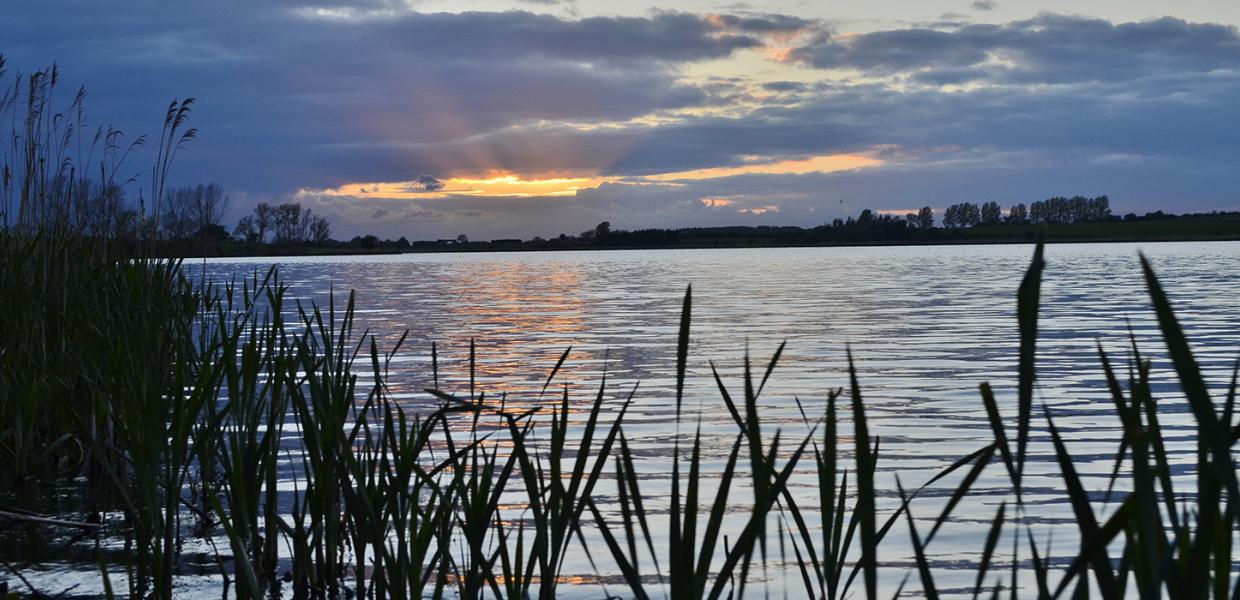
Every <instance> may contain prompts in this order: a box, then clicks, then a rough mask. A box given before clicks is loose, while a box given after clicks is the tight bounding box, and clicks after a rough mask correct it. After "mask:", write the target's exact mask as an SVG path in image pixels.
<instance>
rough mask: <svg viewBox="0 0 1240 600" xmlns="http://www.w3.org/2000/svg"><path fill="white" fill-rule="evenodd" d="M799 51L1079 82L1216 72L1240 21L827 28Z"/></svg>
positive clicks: (923, 73) (1025, 79) (960, 76)
mask: <svg viewBox="0 0 1240 600" xmlns="http://www.w3.org/2000/svg"><path fill="white" fill-rule="evenodd" d="M792 58H793V60H796V61H800V62H803V63H805V64H807V65H810V66H813V67H817V68H823V69H855V70H859V71H863V72H866V73H868V74H871V75H900V74H913V75H915V76H916V77H917V78H918V80H919V81H923V82H926V83H932V84H936V83H945V82H963V81H986V82H993V83H1010V84H1029V83H1077V82H1086V81H1103V80H1120V79H1129V78H1134V77H1145V76H1149V75H1157V74H1161V73H1183V72H1193V73H1209V72H1212V71H1216V70H1220V69H1232V68H1234V67H1235V65H1236V64H1237V63H1238V61H1240V34H1238V33H1237V30H1236V28H1234V27H1230V26H1225V25H1218V24H1212V23H1189V22H1186V21H1183V20H1180V19H1175V18H1171V17H1164V18H1161V19H1156V20H1150V21H1142V22H1135V23H1119V24H1115V23H1111V22H1109V21H1105V20H1102V19H1092V18H1087V17H1078V16H1068V15H1057V14H1042V15H1039V16H1037V17H1035V18H1032V19H1028V20H1023V21H1014V22H1011V23H1007V24H1002V25H991V24H972V25H961V26H958V27H954V28H945V29H929V28H910V29H895V30H888V31H876V32H872V33H866V34H862V35H857V36H851V37H841V36H838V35H833V34H831V33H829V32H824V33H821V34H820V35H819V36H818V37H817V38H816V39H815V40H814V41H813V42H812V43H810V44H807V45H804V46H802V47H800V48H798V49H796V50H795V51H794V52H793V53H792Z"/></svg>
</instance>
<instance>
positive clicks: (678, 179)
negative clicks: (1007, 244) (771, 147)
mask: <svg viewBox="0 0 1240 600" xmlns="http://www.w3.org/2000/svg"><path fill="white" fill-rule="evenodd" d="M742 162H743V164H740V165H735V166H729V167H710V168H706V169H693V170H687V171H673V172H668V173H654V174H650V175H641V176H588V177H541V178H540V177H529V176H523V175H521V174H518V173H514V172H511V171H492V172H490V173H486V174H484V175H482V176H475V177H450V178H446V179H434V178H418V179H413V180H409V181H387V182H375V183H346V184H344V185H342V186H340V187H335V188H328V189H322V190H309V189H304V190H301V192H300V193H302V194H306V195H322V196H338V197H350V198H384V199H393V200H430V199H437V198H460V197H471V196H476V197H492V198H543V197H547V198H555V197H571V196H575V195H576V194H577V192H579V191H581V190H585V189H590V188H596V187H598V186H600V185H602V184H604V183H616V182H621V183H625V184H628V185H663V186H679V185H684V183H683V182H687V181H699V180H706V179H718V178H723V177H735V176H738V175H803V174H807V173H832V172H836V171H850V170H855V169H863V168H867V167H874V166H879V165H881V164H883V161H882V160H881V159H879V158H876V157H875V156H873V155H869V154H827V155H821V156H811V157H808V158H801V159H790V160H771V159H770V158H769V157H765V156H746V157H744V158H743V159H742ZM705 202H706V204H707V206H712V207H722V206H726V205H727V204H726V201H725V200H724V199H722V198H708V199H706V200H705Z"/></svg>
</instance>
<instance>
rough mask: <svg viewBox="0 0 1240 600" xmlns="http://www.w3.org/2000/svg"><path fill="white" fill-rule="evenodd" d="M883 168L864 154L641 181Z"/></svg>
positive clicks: (666, 175)
mask: <svg viewBox="0 0 1240 600" xmlns="http://www.w3.org/2000/svg"><path fill="white" fill-rule="evenodd" d="M881 164H883V161H882V160H881V159H878V158H875V157H873V156H869V155H866V154H826V155H822V156H812V157H810V158H802V159H796V160H780V161H773V162H759V163H755V164H748V165H739V166H734V167H711V168H707V169H694V170H691V171H675V172H672V173H660V174H657V175H647V176H645V177H644V178H643V179H648V180H652V181H678V180H699V179H716V178H719V177H733V176H735V175H755V174H761V175H802V174H805V173H831V172H834V171H851V170H854V169H864V168H866V167H876V166H879V165H881Z"/></svg>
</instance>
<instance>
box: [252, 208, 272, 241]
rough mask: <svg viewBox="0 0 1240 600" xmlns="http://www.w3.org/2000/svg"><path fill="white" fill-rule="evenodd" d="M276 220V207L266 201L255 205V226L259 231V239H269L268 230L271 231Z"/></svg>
mask: <svg viewBox="0 0 1240 600" xmlns="http://www.w3.org/2000/svg"><path fill="white" fill-rule="evenodd" d="M275 222H276V209H275V207H274V206H272V205H270V204H267V203H266V202H259V203H258V206H255V207H254V228H255V229H256V230H257V232H258V241H260V242H266V241H267V232H268V231H271V230H272V228H273V227H274V226H275Z"/></svg>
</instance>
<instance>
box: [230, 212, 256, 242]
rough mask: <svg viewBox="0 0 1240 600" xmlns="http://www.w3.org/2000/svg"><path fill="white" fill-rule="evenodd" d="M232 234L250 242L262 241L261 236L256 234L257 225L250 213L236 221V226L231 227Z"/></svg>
mask: <svg viewBox="0 0 1240 600" xmlns="http://www.w3.org/2000/svg"><path fill="white" fill-rule="evenodd" d="M233 236H234V237H236V238H237V239H239V240H241V241H244V242H249V243H251V244H253V243H257V242H261V241H262V237H261V236H259V234H258V226H257V225H255V219H254V217H253V216H252V215H246V216H244V217H241V220H239V221H237V227H236V228H235V229H233Z"/></svg>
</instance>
